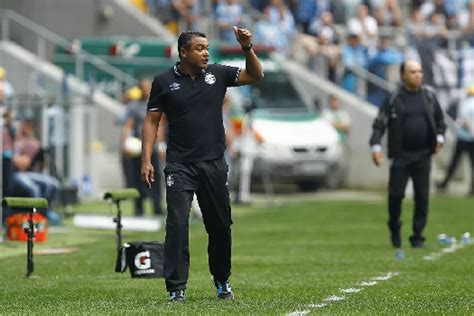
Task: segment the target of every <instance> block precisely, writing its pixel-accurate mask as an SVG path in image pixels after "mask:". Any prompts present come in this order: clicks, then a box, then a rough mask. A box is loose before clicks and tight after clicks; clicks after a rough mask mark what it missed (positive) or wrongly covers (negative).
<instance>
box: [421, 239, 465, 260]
mask: <svg viewBox="0 0 474 316" xmlns="http://www.w3.org/2000/svg"><path fill="white" fill-rule="evenodd" d="M470 245H471V243H468V244H452V245H451V246H449V247H446V248H443V249H441V251H438V252H432V253H430V254H429V255H427V256H424V257H423V260H426V261H435V260H438V259H439V258H440V257H442V256H443V255H445V254H450V253H455V252H456V251H458V250H459V249H463V248H464V247H466V246H470Z"/></svg>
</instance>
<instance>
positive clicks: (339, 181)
mask: <svg viewBox="0 0 474 316" xmlns="http://www.w3.org/2000/svg"><path fill="white" fill-rule="evenodd" d="M343 183H344V169H343V168H342V167H341V166H339V165H336V164H335V165H332V166H331V167H330V172H329V175H328V176H327V177H326V181H325V186H326V188H328V189H332V190H335V189H339V188H340V187H342V185H343Z"/></svg>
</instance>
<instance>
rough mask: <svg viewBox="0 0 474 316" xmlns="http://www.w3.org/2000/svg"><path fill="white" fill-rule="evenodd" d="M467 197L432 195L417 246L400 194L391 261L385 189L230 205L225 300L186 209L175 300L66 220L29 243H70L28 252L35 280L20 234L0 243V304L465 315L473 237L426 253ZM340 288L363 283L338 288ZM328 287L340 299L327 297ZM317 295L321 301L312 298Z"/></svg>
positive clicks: (457, 219) (101, 237)
mask: <svg viewBox="0 0 474 316" xmlns="http://www.w3.org/2000/svg"><path fill="white" fill-rule="evenodd" d="M473 204H474V201H473V200H472V199H471V200H468V199H464V198H448V197H443V198H434V199H432V201H431V213H430V218H429V223H428V226H427V229H426V231H425V232H426V237H427V244H426V247H425V248H424V249H411V248H409V247H408V242H407V239H408V236H409V234H410V227H411V215H412V210H411V208H412V205H411V203H410V202H409V201H408V202H407V203H405V204H404V212H403V220H404V223H405V225H404V226H403V241H404V249H405V254H406V258H405V259H404V260H397V259H396V258H395V255H394V250H393V249H392V248H391V246H390V243H389V239H388V231H387V228H386V224H385V223H386V219H387V216H386V207H385V202H384V200H383V199H380V200H370V201H369V200H368V201H313V202H301V203H296V202H295V203H288V204H285V205H282V206H278V207H272V208H250V207H237V206H236V207H234V209H233V212H234V225H233V238H234V239H233V240H234V245H233V270H232V272H233V274H232V278H231V282H232V287H233V289H234V291H235V294H236V299H235V300H234V301H219V300H218V299H217V298H216V297H215V290H214V288H213V285H212V284H211V281H210V275H209V272H208V268H207V253H206V246H207V244H206V243H207V237H206V234H205V231H204V228H203V225H202V224H201V223H200V222H199V221H198V220H193V221H192V224H191V230H190V235H191V237H190V240H191V241H190V247H191V271H190V279H189V283H188V290H187V292H186V296H187V300H186V302H185V303H184V304H170V303H168V302H167V293H166V292H165V290H164V282H163V280H161V279H155V280H136V279H131V278H130V276H129V274H128V271H127V272H126V273H124V274H122V275H121V274H118V273H115V272H114V262H115V257H116V253H115V250H114V248H115V246H114V235H113V232H112V231H97V230H80V229H77V228H73V227H72V226H70V224H68V223H67V224H66V227H65V229H64V230H60V231H57V232H52V233H51V234H50V235H49V240H48V242H46V243H45V244H43V245H38V247H37V248H38V249H44V248H50V247H65V246H74V245H75V246H76V247H78V248H79V251H78V252H76V253H73V254H67V255H37V256H35V263H36V266H35V275H36V276H38V278H35V279H26V278H25V277H24V274H25V260H26V258H25V257H26V256H25V255H24V254H25V251H26V250H25V249H26V246H25V244H23V243H13V242H7V243H4V244H0V314H7V315H9V314H27V313H28V314H30V313H35V314H53V313H54V314H64V313H68V314H77V313H80V314H132V313H133V314H154V315H162V314H175V313H176V314H207V315H215V314H218V313H219V314H229V315H233V314H241V315H249V314H251V315H261V314H269V315H285V314H288V313H292V312H298V311H300V312H309V313H314V314H317V313H318V314H319V313H322V314H380V313H384V314H394V313H397V314H459V315H466V314H473V313H474V265H473V263H474V245H472V244H471V245H468V246H466V247H464V248H462V249H458V250H457V251H455V252H453V253H444V254H443V255H442V256H440V257H439V258H438V259H437V260H434V261H427V260H424V259H423V257H424V256H427V255H430V254H432V253H442V249H443V248H442V246H440V245H438V244H437V241H436V236H437V234H439V233H447V234H450V235H454V236H455V237H456V238H458V239H459V236H460V235H461V233H463V232H466V231H469V232H471V233H474V207H473ZM91 209H94V210H97V211H103V212H105V213H109V212H111V211H109V207H108V206H107V205H106V204H103V203H92V204H86V205H83V206H81V207H80V208H79V209H78V210H79V211H86V210H89V211H90V210H91ZM126 212H129V211H128V209H127V211H126ZM163 236H164V232H159V233H129V232H126V233H125V236H124V240H128V241H132V240H162V239H163ZM390 272H392V273H395V272H396V273H399V274H398V275H396V276H393V277H392V278H390V279H387V280H379V281H378V283H377V284H375V285H372V286H362V285H361V284H360V283H361V282H368V281H372V280H373V279H374V278H376V277H381V276H387V273H390ZM369 284H370V283H369ZM348 288H355V289H361V291H360V292H357V293H348V294H344V293H343V292H342V291H341V289H348ZM331 296H337V297H342V296H344V299H343V300H341V301H333V302H329V301H326V299H327V298H328V297H331ZM337 297H336V298H335V299H337ZM333 298H334V297H333ZM323 303H324V304H326V306H324V307H317V306H321V305H318V304H323ZM310 304H313V305H310Z"/></svg>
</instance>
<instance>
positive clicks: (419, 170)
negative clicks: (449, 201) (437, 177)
mask: <svg viewBox="0 0 474 316" xmlns="http://www.w3.org/2000/svg"><path fill="white" fill-rule="evenodd" d="M430 171H431V155H430V154H429V153H417V154H411V153H410V154H401V155H399V156H397V157H395V158H394V159H393V161H392V165H391V166H390V179H389V195H388V212H389V219H388V227H389V228H390V231H391V232H392V233H393V232H398V231H399V230H400V226H401V222H400V215H401V209H402V200H403V198H404V197H405V188H406V185H407V182H408V179H409V178H411V179H412V181H413V190H414V193H415V197H414V200H415V201H414V202H415V207H414V214H413V237H414V239H422V238H423V237H422V232H423V229H424V228H425V225H426V219H427V214H428V200H429V193H430V192H429V187H430Z"/></svg>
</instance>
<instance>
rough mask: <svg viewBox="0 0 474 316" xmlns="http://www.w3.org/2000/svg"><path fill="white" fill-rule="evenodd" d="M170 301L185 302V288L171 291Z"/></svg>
mask: <svg viewBox="0 0 474 316" xmlns="http://www.w3.org/2000/svg"><path fill="white" fill-rule="evenodd" d="M169 301H170V302H184V290H175V291H171V292H170V299H169Z"/></svg>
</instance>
